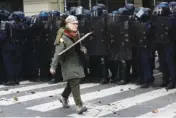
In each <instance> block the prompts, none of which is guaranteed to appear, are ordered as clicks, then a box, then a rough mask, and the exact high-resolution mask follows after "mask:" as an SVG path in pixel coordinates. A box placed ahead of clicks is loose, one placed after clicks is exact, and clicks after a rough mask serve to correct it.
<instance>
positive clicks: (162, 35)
mask: <svg viewBox="0 0 176 118" xmlns="http://www.w3.org/2000/svg"><path fill="white" fill-rule="evenodd" d="M152 21H153V23H154V25H155V30H154V32H155V39H156V42H157V43H165V42H168V41H170V40H171V38H170V36H171V35H169V33H170V31H171V27H172V26H171V25H172V24H171V23H170V21H169V17H163V16H153V17H152Z"/></svg>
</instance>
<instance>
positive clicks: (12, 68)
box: [2, 11, 25, 85]
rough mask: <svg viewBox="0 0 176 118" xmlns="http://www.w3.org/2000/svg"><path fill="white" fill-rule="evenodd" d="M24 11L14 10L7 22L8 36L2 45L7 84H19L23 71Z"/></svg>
mask: <svg viewBox="0 0 176 118" xmlns="http://www.w3.org/2000/svg"><path fill="white" fill-rule="evenodd" d="M24 18H25V16H24V13H23V12H21V11H14V12H13V13H12V14H11V15H10V16H9V19H10V20H11V21H10V22H8V23H7V28H8V34H7V35H8V38H7V41H6V42H5V43H4V45H3V47H2V55H3V62H4V67H5V71H6V77H7V81H6V83H5V85H15V84H19V80H20V78H21V74H22V73H21V72H22V43H23V40H24V36H23V35H22V34H24V29H25V27H24V24H23V20H24Z"/></svg>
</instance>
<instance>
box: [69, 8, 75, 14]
mask: <svg viewBox="0 0 176 118" xmlns="http://www.w3.org/2000/svg"><path fill="white" fill-rule="evenodd" d="M76 8H77V7H70V10H69V14H70V15H75V14H76V13H75V12H76Z"/></svg>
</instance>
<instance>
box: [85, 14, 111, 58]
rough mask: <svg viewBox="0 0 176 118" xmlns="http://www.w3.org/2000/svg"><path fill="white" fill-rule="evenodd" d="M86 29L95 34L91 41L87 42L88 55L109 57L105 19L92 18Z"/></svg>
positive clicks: (90, 38)
mask: <svg viewBox="0 0 176 118" xmlns="http://www.w3.org/2000/svg"><path fill="white" fill-rule="evenodd" d="M85 28H88V31H89V32H94V33H93V34H92V35H91V36H90V37H89V39H87V40H85V42H84V43H85V46H86V48H87V54H88V55H107V54H108V43H107V38H106V36H107V30H106V20H105V17H92V18H91V19H90V20H88V21H87V23H86V26H85Z"/></svg>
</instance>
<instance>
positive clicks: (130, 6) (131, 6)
mask: <svg viewBox="0 0 176 118" xmlns="http://www.w3.org/2000/svg"><path fill="white" fill-rule="evenodd" d="M125 8H126V9H127V10H128V11H129V13H130V14H133V13H134V10H135V6H134V5H133V4H126V5H125Z"/></svg>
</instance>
